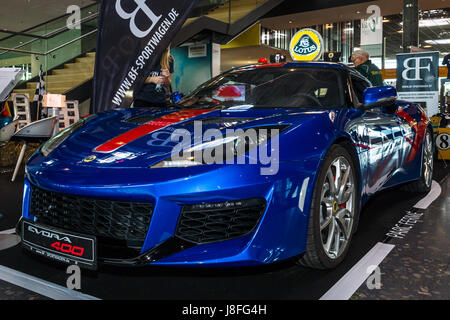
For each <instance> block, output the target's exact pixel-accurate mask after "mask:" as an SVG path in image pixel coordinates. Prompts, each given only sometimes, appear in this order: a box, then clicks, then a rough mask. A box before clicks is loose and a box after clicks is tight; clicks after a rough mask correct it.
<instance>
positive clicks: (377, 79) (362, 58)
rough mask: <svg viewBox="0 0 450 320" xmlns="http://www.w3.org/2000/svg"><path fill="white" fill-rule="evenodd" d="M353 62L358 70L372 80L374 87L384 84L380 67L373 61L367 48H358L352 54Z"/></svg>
mask: <svg viewBox="0 0 450 320" xmlns="http://www.w3.org/2000/svg"><path fill="white" fill-rule="evenodd" d="M352 62H353V64H354V65H355V69H356V71H358V72H359V73H361V74H362V75H363V76H364V77H366V78H367V79H369V81H370V82H372V85H373V86H374V87H380V86H383V85H384V84H383V77H382V75H381V71H380V69H379V68H378V67H377V66H376V65H375V64H373V63H372V61H371V60H370V56H369V53H368V52H367V51H365V50H358V51H355V52H353V54H352Z"/></svg>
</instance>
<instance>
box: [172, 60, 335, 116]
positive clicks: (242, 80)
mask: <svg viewBox="0 0 450 320" xmlns="http://www.w3.org/2000/svg"><path fill="white" fill-rule="evenodd" d="M340 79H341V77H340V75H339V72H338V71H337V70H332V69H328V68H327V69H325V68H310V67H303V68H286V67H284V68H280V67H267V68H253V69H244V70H243V69H239V70H232V71H229V72H226V73H224V74H221V75H219V76H218V77H216V78H214V79H212V80H210V81H208V82H206V83H205V84H203V85H202V86H200V87H199V88H198V89H197V90H196V91H194V92H193V93H192V94H191V95H190V96H188V97H186V98H185V99H183V100H182V101H181V102H180V104H182V105H183V106H205V105H208V106H214V105H225V106H227V107H233V106H244V105H245V106H257V107H267V108H274V107H275V108H278V107H286V108H335V107H342V106H343V105H344V97H343V94H342V93H343V90H342V83H341V80H340Z"/></svg>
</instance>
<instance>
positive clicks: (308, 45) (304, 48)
mask: <svg viewBox="0 0 450 320" xmlns="http://www.w3.org/2000/svg"><path fill="white" fill-rule="evenodd" d="M317 48H318V45H317V44H316V43H315V42H314V40H313V39H311V37H310V36H309V35H307V34H305V35H303V36H302V37H301V39H300V41H299V42H298V43H297V44H296V45H295V47H294V49H292V50H294V53H295V54H298V55H301V56H307V55H310V54H311V53H314V52H315V51H317Z"/></svg>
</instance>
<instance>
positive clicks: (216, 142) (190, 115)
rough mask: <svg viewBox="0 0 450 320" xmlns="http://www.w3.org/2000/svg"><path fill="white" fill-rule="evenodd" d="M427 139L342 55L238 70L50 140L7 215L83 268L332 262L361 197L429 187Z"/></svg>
mask: <svg viewBox="0 0 450 320" xmlns="http://www.w3.org/2000/svg"><path fill="white" fill-rule="evenodd" d="M433 148H434V142H433V139H432V127H431V125H430V123H429V120H428V118H427V116H426V114H425V112H424V110H423V109H422V108H421V107H420V106H419V105H416V104H413V103H408V102H405V101H399V100H397V92H396V90H395V88H393V87H371V84H370V82H369V81H368V80H367V79H366V78H364V77H362V76H361V75H360V74H358V73H357V72H356V71H354V70H353V69H351V68H348V67H346V66H344V65H341V64H334V63H325V62H308V63H298V62H296V63H283V64H269V65H253V66H246V67H240V68H236V69H233V70H231V71H228V72H226V73H223V74H221V75H219V76H218V77H216V78H213V79H212V80H210V81H208V82H207V83H205V84H203V85H202V86H200V87H199V88H198V89H197V90H195V91H194V92H193V93H192V94H191V95H189V96H187V97H186V98H184V99H183V100H181V101H180V102H179V103H178V104H174V105H169V106H164V107H163V106H162V107H161V108H130V109H124V110H112V111H108V112H105V113H101V114H96V115H93V116H90V117H88V118H85V119H83V120H81V121H80V122H78V123H76V124H75V125H73V126H72V127H70V128H69V129H67V130H65V131H63V132H61V133H60V134H59V135H57V136H55V137H54V138H52V139H51V140H49V141H48V142H47V143H45V144H44V145H43V146H42V147H41V148H40V149H39V150H38V151H37V152H36V153H35V154H34V155H33V156H32V157H31V158H30V160H29V162H28V164H27V166H26V178H25V187H24V197H23V215H22V218H21V221H20V222H19V224H18V227H17V228H18V232H19V233H20V234H21V237H22V243H23V246H24V247H25V248H26V249H27V250H30V251H32V252H34V253H36V254H38V255H42V256H45V257H47V258H50V259H54V260H58V261H60V262H63V263H69V264H78V265H80V266H82V267H85V268H97V267H98V265H99V264H114V265H122V266H143V265H164V266H248V265H259V264H267V263H272V262H275V261H280V260H283V259H287V258H292V257H297V258H298V262H299V263H300V264H302V265H305V266H309V267H313V268H319V269H327V268H333V267H335V266H337V265H338V264H339V263H340V262H341V261H342V260H343V259H344V258H345V256H346V254H347V252H348V250H349V248H350V243H351V240H352V235H353V234H354V232H355V230H356V228H357V225H358V218H359V214H360V210H361V207H362V206H363V205H364V204H365V203H366V202H367V200H368V199H369V198H370V197H372V196H373V195H374V194H376V193H377V192H379V191H381V190H383V189H386V188H390V187H393V186H396V185H400V184H406V185H407V187H408V188H409V190H411V191H414V192H426V191H427V190H429V189H430V187H431V182H432V172H433Z"/></svg>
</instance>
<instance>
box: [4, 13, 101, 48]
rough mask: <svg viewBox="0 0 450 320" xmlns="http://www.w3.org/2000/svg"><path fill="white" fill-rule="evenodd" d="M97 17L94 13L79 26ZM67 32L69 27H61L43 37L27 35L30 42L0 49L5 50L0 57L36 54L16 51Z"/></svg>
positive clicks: (81, 21) (82, 20)
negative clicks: (10, 53) (11, 54)
mask: <svg viewBox="0 0 450 320" xmlns="http://www.w3.org/2000/svg"><path fill="white" fill-rule="evenodd" d="M98 16H99V14H98V13H94V14H92V15H90V16H88V17H85V18H83V19H81V20H80V25H81V24H83V23H85V22H89V21H92V20H95V19H96V18H98ZM68 30H70V29H69V27H68V26H67V25H66V26H64V27H62V28H59V29H56V30H54V31H52V32H50V33H48V34H45V35H43V36H34V35H33V36H29V35H27V36H29V37H31V38H34V39H31V40H29V41H27V42H24V43H22V44H19V45H17V46H15V47H14V48H5V47H0V50H5V51H3V52H0V56H1V55H3V54H5V53H8V52H18V53H30V54H38V53H35V52H32V51H27V50H18V49H19V48H22V47H24V46H26V45H29V44H31V43H33V42H35V41H37V40H48V39H51V38H53V37H55V36H57V35H59V34H61V33H64V32H66V31H68ZM96 30H97V29H96Z"/></svg>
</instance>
